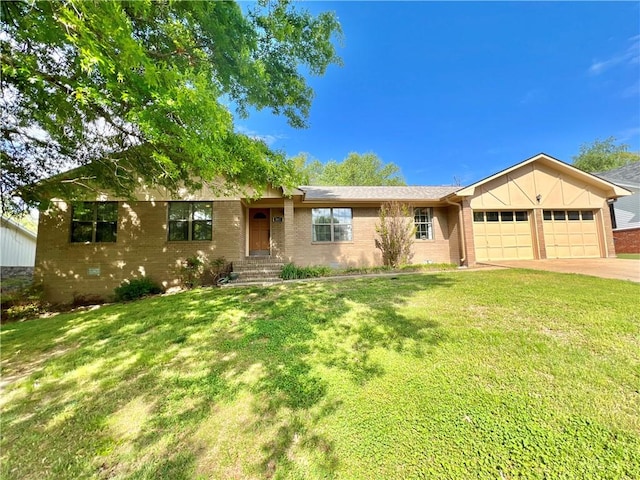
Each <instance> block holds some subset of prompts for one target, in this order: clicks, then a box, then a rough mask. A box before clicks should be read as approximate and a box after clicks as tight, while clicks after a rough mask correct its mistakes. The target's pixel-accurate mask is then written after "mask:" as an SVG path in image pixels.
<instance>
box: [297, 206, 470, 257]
mask: <svg viewBox="0 0 640 480" xmlns="http://www.w3.org/2000/svg"><path fill="white" fill-rule="evenodd" d="M352 212H353V224H352V229H353V241H351V242H337V243H329V242H312V231H311V230H312V229H311V208H306V207H300V208H296V210H295V216H294V236H295V243H294V247H293V253H292V261H293V262H294V263H296V264H298V265H330V266H333V267H347V266H354V267H355V266H358V267H361V266H373V265H381V264H382V255H381V253H380V250H378V249H376V246H375V236H376V233H375V225H376V223H378V213H379V210H378V208H367V207H355V208H353V209H352ZM433 212H434V219H433V230H434V239H433V240H416V241H415V242H414V244H413V258H412V263H423V262H427V261H431V262H435V263H456V264H457V263H458V262H459V260H460V259H459V255H458V253H457V250H456V249H455V248H452V247H451V245H450V238H451V227H450V226H449V217H450V214H449V209H448V208H434V209H433ZM454 241H455V238H454Z"/></svg>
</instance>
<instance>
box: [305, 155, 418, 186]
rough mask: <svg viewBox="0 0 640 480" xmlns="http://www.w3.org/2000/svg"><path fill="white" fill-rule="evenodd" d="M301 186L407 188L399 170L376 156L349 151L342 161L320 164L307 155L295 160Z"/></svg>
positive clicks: (391, 163)
mask: <svg viewBox="0 0 640 480" xmlns="http://www.w3.org/2000/svg"><path fill="white" fill-rule="evenodd" d="M294 163H295V165H296V170H297V172H298V175H299V176H300V177H301V181H300V183H303V184H308V185H406V182H405V181H404V178H403V177H402V174H401V173H400V167H398V165H396V164H395V163H393V162H389V163H383V161H382V160H381V159H380V158H379V157H378V156H377V155H376V154H375V153H362V154H361V153H355V152H351V153H350V154H349V155H348V156H347V158H345V159H344V160H342V161H341V162H336V161H335V160H331V161H330V162H328V163H326V164H322V163H321V162H320V161H319V160H316V159H310V158H309V157H308V155H307V154H304V153H302V154H300V155H298V156H297V157H294Z"/></svg>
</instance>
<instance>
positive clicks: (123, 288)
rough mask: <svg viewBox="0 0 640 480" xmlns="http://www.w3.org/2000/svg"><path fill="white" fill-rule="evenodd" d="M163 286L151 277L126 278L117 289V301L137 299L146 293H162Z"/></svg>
mask: <svg viewBox="0 0 640 480" xmlns="http://www.w3.org/2000/svg"><path fill="white" fill-rule="evenodd" d="M162 291H163V290H162V287H161V286H160V285H158V284H157V283H156V282H154V281H153V280H151V279H150V278H149V277H142V278H134V279H132V280H125V281H124V282H122V283H121V284H120V286H119V287H116V289H115V298H116V301H117V302H123V301H127V300H135V299H137V298H141V297H144V296H145V295H155V294H158V293H162Z"/></svg>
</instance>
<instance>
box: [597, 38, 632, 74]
mask: <svg viewBox="0 0 640 480" xmlns="http://www.w3.org/2000/svg"><path fill="white" fill-rule="evenodd" d="M628 41H629V43H631V45H629V47H627V49H626V50H625V51H624V52H621V53H616V54H614V55H612V56H611V57H610V58H608V59H606V60H594V61H593V62H592V63H591V66H590V67H589V70H588V72H589V74H590V75H600V74H602V73H604V72H606V71H607V70H610V69H612V68H614V67H617V66H620V65H632V64H635V63H640V35H635V36H633V37H631V38H629V39H628Z"/></svg>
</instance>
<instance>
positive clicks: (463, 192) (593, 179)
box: [445, 153, 633, 198]
mask: <svg viewBox="0 0 640 480" xmlns="http://www.w3.org/2000/svg"><path fill="white" fill-rule="evenodd" d="M539 160H542V161H545V162H549V163H552V164H554V165H556V166H558V167H560V168H561V169H562V170H565V171H567V172H569V173H572V174H573V175H575V176H578V177H581V178H582V179H583V180H585V181H587V183H590V184H595V185H597V186H599V187H600V188H602V189H603V190H605V191H607V197H608V198H618V197H624V196H627V195H632V194H633V192H630V191H629V190H627V189H626V188H622V187H620V186H618V185H616V184H615V183H612V182H610V181H608V180H605V179H603V178H600V177H597V176H596V175H593V174H591V173H587V172H583V171H582V170H580V169H578V168H576V167H574V166H573V165H569V164H568V163H565V162H563V161H562V160H558V159H557V158H554V157H552V156H551V155H547V154H546V153H539V154H537V155H534V156H533V157H531V158H528V159H526V160H524V161H522V162H520V163H517V164H515V165H512V166H511V167H508V168H506V169H504V170H501V171H499V172H497V173H495V174H493V175H491V176H489V177H486V178H483V179H482V180H479V181H477V182H476V183H473V184H471V185H469V186H467V187H464V188H462V189H460V190H458V191H457V192H454V193H453V194H450V195H448V196H447V197H450V196H452V195H453V196H458V197H469V196H472V195H474V194H475V190H476V188H477V187H479V186H481V185H484V184H485V183H488V182H490V181H492V180H495V179H496V178H498V177H501V176H503V175H507V174H509V173H511V172H513V171H514V170H517V169H518V168H521V167H524V166H525V165H528V164H530V163H533V162H536V161H539ZM445 198H446V197H445Z"/></svg>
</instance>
